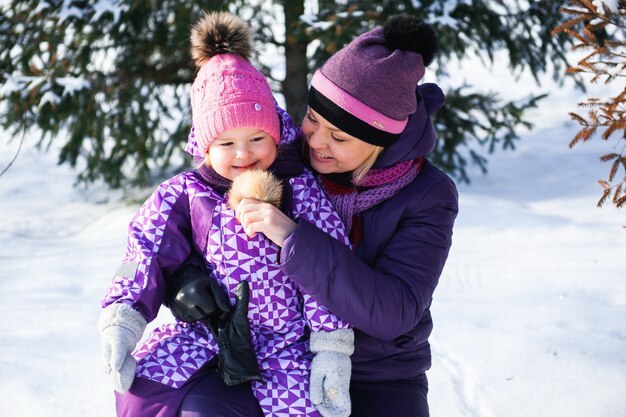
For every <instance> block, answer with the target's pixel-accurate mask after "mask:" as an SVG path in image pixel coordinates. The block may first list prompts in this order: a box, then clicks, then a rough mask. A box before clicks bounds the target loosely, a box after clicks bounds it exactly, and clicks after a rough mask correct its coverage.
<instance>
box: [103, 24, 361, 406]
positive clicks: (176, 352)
mask: <svg viewBox="0 0 626 417" xmlns="http://www.w3.org/2000/svg"><path fill="white" fill-rule="evenodd" d="M191 41H192V56H193V58H194V60H195V62H196V64H197V66H198V67H199V70H198V74H197V77H196V79H195V81H194V83H193V86H192V89H191V105H192V117H193V125H194V130H193V132H192V135H191V136H190V145H191V146H190V148H189V149H191V150H192V151H194V152H198V151H200V153H201V154H202V155H204V161H203V163H202V164H201V165H200V167H199V168H198V169H197V170H194V171H188V172H183V173H181V174H179V175H177V176H175V177H173V178H171V179H169V180H167V181H165V182H164V183H163V184H161V185H160V186H159V187H158V188H157V190H156V191H155V192H154V193H153V194H152V196H151V197H150V198H149V199H148V200H147V201H146V202H145V203H144V205H143V206H142V208H141V209H140V210H139V212H138V213H137V214H136V215H135V217H134V218H133V220H132V221H131V224H130V227H129V235H128V247H127V252H126V257H125V259H124V261H123V262H122V266H121V267H120V268H119V269H118V271H117V273H116V274H115V278H114V279H113V282H112V283H111V285H110V287H109V290H108V292H107V294H106V296H105V298H104V300H103V302H102V307H103V310H102V313H101V317H100V324H99V327H100V332H101V337H102V345H103V353H104V360H105V371H106V372H107V373H108V374H110V375H111V376H112V377H113V380H114V385H115V389H116V391H117V392H116V408H117V414H118V416H139V415H141V416H162V417H165V416H175V415H177V413H178V415H181V416H185V415H189V416H191V415H193V416H202V415H206V416H208V415H215V414H218V413H219V415H228V414H222V413H229V412H230V411H228V410H227V411H224V410H222V409H219V410H218V408H215V410H217V411H211V410H210V408H211V407H210V406H207V404H208V403H211V402H212V403H214V404H215V403H219V402H221V403H224V404H235V405H234V406H236V407H240V410H243V409H245V411H240V412H241V413H243V415H252V416H256V415H265V416H278V415H280V416H287V415H288V416H315V415H319V414H318V411H317V410H316V407H315V406H314V404H313V403H312V401H311V399H310V396H309V389H311V390H312V392H316V393H320V392H321V393H322V394H321V395H322V396H321V397H319V395H315V402H316V406H317V409H318V410H319V412H320V413H321V414H322V415H324V416H333V417H334V416H337V417H339V416H348V415H349V414H350V402H349V392H348V384H349V379H350V366H351V365H350V358H349V356H350V355H351V353H352V351H353V338H354V336H353V333H352V330H350V329H349V328H348V326H347V324H346V323H345V322H342V321H341V320H339V319H338V318H337V317H336V316H334V315H333V314H332V313H330V312H329V311H328V310H326V309H325V308H324V307H322V306H321V305H319V304H318V303H317V302H316V301H315V300H314V299H313V298H311V297H310V296H309V295H307V294H305V293H302V292H301V291H300V290H299V288H298V287H297V286H296V285H294V283H293V282H292V281H291V280H290V279H289V278H288V276H286V275H285V274H283V273H281V272H280V268H279V266H278V265H277V264H276V260H277V257H278V255H279V247H278V246H277V245H276V244H274V243H272V241H270V240H269V239H268V238H267V237H266V236H264V235H261V234H254V235H252V236H247V235H246V234H245V232H244V230H243V228H242V226H241V225H240V224H239V221H238V219H237V218H236V215H235V211H234V210H233V209H231V208H230V207H229V206H228V192H227V191H228V188H229V187H230V184H231V182H232V180H234V179H235V178H236V177H237V176H239V175H240V174H241V173H243V172H247V171H249V170H251V169H258V170H269V171H271V172H273V173H274V174H275V175H276V176H277V177H278V178H279V179H280V180H281V182H282V184H283V185H284V190H283V191H284V192H283V198H282V201H281V204H280V205H281V207H282V208H283V210H284V212H285V213H288V214H289V215H290V216H291V218H301V219H304V220H306V221H308V222H310V223H312V224H314V225H315V226H317V227H319V228H320V229H321V230H323V231H324V232H326V233H330V234H332V235H333V236H335V237H336V238H337V239H339V240H340V241H342V242H343V243H346V244H347V242H348V241H347V238H346V235H345V232H344V229H343V225H342V223H341V220H340V219H339V217H338V215H337V214H336V213H335V212H334V211H333V209H332V206H331V205H330V204H329V202H328V201H327V200H326V199H325V197H324V194H323V193H322V191H321V190H320V188H319V187H318V185H317V184H316V183H315V181H314V178H313V176H312V174H311V173H310V172H309V171H307V170H305V169H304V168H303V167H302V165H301V164H299V163H298V161H297V156H296V157H295V159H290V158H289V153H288V152H286V151H285V152H282V151H281V148H282V145H283V144H287V143H289V142H293V141H294V139H295V132H296V130H295V129H294V128H293V125H292V124H291V121H290V120H289V118H288V116H286V114H282V115H281V116H280V117H279V114H278V113H277V109H276V106H275V101H274V99H273V97H272V94H271V90H270V88H269V85H268V84H267V81H266V80H265V78H264V77H263V75H262V74H261V73H259V71H258V70H256V69H255V68H254V67H253V66H252V65H251V64H250V63H249V62H248V60H247V58H248V56H249V55H250V53H251V51H252V48H251V34H250V29H249V27H248V26H247V25H246V23H245V22H243V21H242V20H241V19H239V18H237V17H235V16H232V15H229V14H227V13H222V12H219V13H211V14H206V15H205V16H204V17H203V18H202V19H201V20H200V21H199V23H197V24H196V26H194V28H193V29H192V33H191ZM279 119H281V120H279ZM281 122H282V123H281ZM281 125H282V133H283V137H282V142H281ZM279 142H281V147H278V144H279ZM286 146H288V145H286ZM194 254H195V256H196V257H197V256H198V254H199V255H201V256H202V258H203V261H204V263H205V265H206V267H207V269H209V270H210V275H211V278H212V279H213V280H215V281H216V282H217V283H218V284H219V286H220V287H221V288H222V289H223V290H224V291H226V293H228V295H229V297H230V302H231V303H234V302H235V300H236V299H237V297H235V289H236V288H238V286H239V285H240V284H241V283H242V282H243V281H247V285H248V286H249V291H250V292H249V300H248V301H249V309H248V311H247V316H248V321H249V326H250V330H251V333H252V334H251V340H252V346H253V348H254V352H255V354H256V359H257V361H258V365H259V368H260V370H261V380H254V381H252V382H251V386H252V391H251V392H252V393H253V395H254V398H252V401H250V398H248V397H246V396H245V395H243V394H241V392H242V391H241V390H240V389H239V388H238V386H234V387H230V386H226V385H225V384H224V383H222V382H221V381H220V380H219V376H217V378H218V379H216V369H215V365H214V364H215V362H216V360H215V358H216V355H217V354H218V351H219V348H218V344H217V343H216V340H215V338H214V337H213V335H212V334H211V332H210V331H209V329H208V328H207V326H205V325H204V324H202V323H200V322H195V323H192V324H188V323H183V322H176V323H173V324H168V325H164V326H161V327H159V328H157V329H156V330H154V331H153V332H152V333H151V334H150V335H149V336H148V338H147V340H145V341H144V342H143V343H142V344H141V345H140V346H139V347H138V348H137V349H136V350H134V349H135V347H136V344H137V342H138V341H139V339H140V338H141V337H142V334H143V331H144V330H145V327H146V323H147V322H150V321H151V320H153V319H154V318H155V317H156V315H157V312H158V310H159V307H160V305H161V303H162V302H163V300H164V293H165V288H166V283H167V282H168V280H170V279H171V277H172V276H173V275H174V274H175V273H176V271H177V270H178V269H179V267H180V266H181V265H183V264H184V263H185V262H188V260H189V259H190V258H193V257H194ZM310 272H311V273H312V274H314V273H315V271H314V270H311V271H310ZM309 332H311V333H310V341H309ZM220 346H221V345H220ZM133 350H134V352H133V354H132V355H131V351H133ZM311 352H313V353H315V355H316V356H315V358H313V360H312V357H313V355H312V354H311ZM316 368H317V369H316ZM310 373H313V374H315V375H316V378H315V379H314V380H313V379H312V382H311V384H323V381H324V380H326V383H325V384H324V385H323V387H322V386H311V387H309V375H310ZM320 376H321V377H320ZM329 381H332V384H331V385H332V386H330V385H329ZM248 390H249V388H248ZM207 395H208V396H209V397H205V396H207ZM203 396H204V397H203ZM192 397H193V398H196V397H202V398H205V399H206V401H205V402H204V403H202V402H201V405H198V406H197V407H196V409H194V410H189V411H186V410H185V406H184V404H185V403H186V401H187V400H188V399H189V398H192ZM181 404H182V406H181ZM259 406H260V407H259ZM241 407H243V408H241ZM245 407H247V408H245ZM179 410H180V411H179ZM185 413H187V414H185Z"/></svg>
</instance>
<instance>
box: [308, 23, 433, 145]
mask: <svg viewBox="0 0 626 417" xmlns="http://www.w3.org/2000/svg"><path fill="white" fill-rule="evenodd" d="M436 50H437V42H436V38H435V33H434V31H433V29H432V27H431V26H430V25H428V24H426V23H424V22H423V21H422V20H421V19H418V18H417V17H415V16H407V15H397V16H393V17H391V18H390V19H389V20H388V21H387V23H386V24H385V26H384V27H379V28H376V29H373V30H370V31H369V32H366V33H364V34H362V35H360V36H359V37H357V38H356V39H354V40H353V41H352V42H350V43H349V44H348V45H346V46H345V47H344V48H342V49H341V50H339V51H337V52H336V53H335V54H334V55H333V56H331V57H330V58H329V59H328V61H326V63H325V64H324V65H323V66H322V68H321V69H319V70H318V71H316V72H315V74H314V75H313V79H312V81H311V87H310V89H309V94H308V104H309V107H311V108H312V109H313V110H315V111H316V112H317V113H319V114H320V115H321V116H322V117H323V118H325V119H326V120H328V122H330V123H332V124H333V125H334V126H336V127H337V128H339V129H341V130H342V131H344V132H346V133H348V134H350V135H352V136H355V137H357V138H359V139H361V140H363V141H365V142H368V143H371V144H373V145H377V146H389V145H391V144H392V143H394V142H395V140H396V139H397V138H398V137H399V136H400V133H402V131H403V130H404V128H405V127H406V124H407V121H408V118H409V115H410V114H413V113H414V112H415V110H416V108H417V100H418V97H417V96H416V87H417V83H418V82H419V81H420V80H421V79H422V77H424V72H425V67H426V66H428V65H429V64H430V63H431V62H432V60H433V58H434V55H435V52H436Z"/></svg>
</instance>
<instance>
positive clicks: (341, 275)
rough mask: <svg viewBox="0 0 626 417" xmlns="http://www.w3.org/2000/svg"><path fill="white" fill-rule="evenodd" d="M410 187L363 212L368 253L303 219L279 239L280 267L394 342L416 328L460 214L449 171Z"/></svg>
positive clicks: (356, 323)
mask: <svg viewBox="0 0 626 417" xmlns="http://www.w3.org/2000/svg"><path fill="white" fill-rule="evenodd" d="M442 175H443V174H442ZM407 188H409V187H407ZM415 188H417V189H408V190H407V189H404V190H402V191H401V192H400V193H399V194H397V195H396V196H394V197H392V198H390V199H389V200H387V201H386V202H384V203H382V205H381V206H377V207H376V208H375V209H374V210H370V212H369V214H370V215H371V214H372V212H373V213H374V215H375V216H376V218H371V217H370V218H366V217H365V216H367V215H368V212H367V211H366V212H365V213H363V216H364V217H363V240H362V241H361V245H360V246H365V248H363V247H359V250H364V251H366V252H369V253H365V254H363V253H358V252H357V253H355V252H353V250H352V249H351V248H350V247H349V246H347V245H345V244H344V242H341V241H338V240H336V239H334V238H333V237H331V236H329V235H327V234H325V233H324V232H323V231H322V230H319V229H318V228H316V227H313V226H311V225H310V224H309V223H307V222H303V221H300V222H298V225H297V227H296V230H295V231H294V232H293V233H292V234H291V235H290V236H289V238H288V239H287V240H286V242H285V244H284V245H283V248H282V251H281V255H280V256H281V259H280V262H281V269H282V270H283V272H285V273H286V274H287V275H288V276H289V277H290V278H291V279H292V280H294V281H295V282H297V283H298V285H299V286H300V287H301V288H302V289H303V290H304V291H305V292H307V293H309V294H311V295H313V296H315V297H316V298H317V300H319V302H320V303H322V304H323V305H325V306H327V307H328V308H329V309H330V310H331V311H333V312H334V313H335V314H336V315H337V316H339V317H341V318H342V319H343V320H346V321H348V322H349V323H350V324H351V325H352V326H353V327H355V328H357V329H359V330H361V331H362V332H365V333H367V334H369V335H371V336H373V337H376V338H378V339H381V340H391V339H394V338H396V337H398V336H400V335H402V334H404V333H406V332H408V331H410V330H412V329H414V328H415V327H416V325H417V324H418V323H419V321H420V319H421V316H422V314H423V313H424V311H426V310H427V309H428V308H429V307H430V303H431V300H432V296H433V292H434V290H435V287H436V286H437V283H438V280H439V276H440V274H441V271H442V269H443V266H444V263H445V261H446V259H447V256H448V251H449V249H450V245H451V236H452V227H453V223H454V219H455V217H456V214H457V193H456V188H455V187H454V184H453V183H452V181H450V180H449V179H448V178H447V177H446V179H444V180H442V181H439V182H437V183H436V184H434V185H433V186H431V187H429V189H425V190H422V189H420V188H419V187H415ZM401 203H402V204H401ZM387 208H388V209H387ZM373 225H375V226H373ZM381 225H382V226H381ZM374 227H377V229H375V230H373V228H374ZM383 235H384V236H383ZM368 239H370V241H368ZM371 239H377V240H371ZM360 256H361V257H363V259H361V257H360Z"/></svg>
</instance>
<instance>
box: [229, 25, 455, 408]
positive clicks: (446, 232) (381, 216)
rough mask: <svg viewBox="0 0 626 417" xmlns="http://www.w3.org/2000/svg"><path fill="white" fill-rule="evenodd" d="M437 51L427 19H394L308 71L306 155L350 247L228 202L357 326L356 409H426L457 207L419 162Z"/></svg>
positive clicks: (303, 282)
mask: <svg viewBox="0 0 626 417" xmlns="http://www.w3.org/2000/svg"><path fill="white" fill-rule="evenodd" d="M435 49H436V46H435V37H434V33H433V31H432V28H431V27H430V26H428V25H425V24H423V23H422V22H421V21H420V20H419V19H417V18H414V17H409V16H396V17H394V18H391V19H390V20H389V21H388V22H387V24H386V25H385V27H384V28H376V29H374V30H371V31H369V32H367V33H365V34H363V35H361V36H359V37H357V38H356V39H355V40H354V41H352V42H351V43H350V44H349V45H347V46H346V47H344V48H343V49H341V50H340V51H338V52H337V53H335V54H334V55H333V56H332V57H331V58H330V59H329V60H328V61H327V62H326V64H325V65H324V66H322V68H321V69H320V70H319V71H317V72H316V73H315V75H314V76H313V79H312V82H311V87H310V90H309V95H308V104H309V109H308V112H307V114H306V117H305V119H304V121H303V122H302V133H303V135H304V143H303V149H304V157H305V159H306V160H308V161H309V164H310V166H311V168H313V169H314V170H315V171H316V172H317V173H318V181H319V182H320V184H321V186H322V187H323V189H324V190H325V192H326V194H327V195H328V197H329V198H330V200H331V202H333V204H334V205H335V208H336V209H337V210H338V212H339V213H340V215H341V217H342V220H343V221H344V223H345V225H346V228H347V230H349V231H350V240H351V242H352V248H350V247H348V246H345V245H343V244H341V243H340V242H338V241H336V240H335V239H334V238H332V237H331V236H329V235H327V234H325V233H324V232H321V231H320V230H318V229H317V228H315V227H314V226H312V225H311V224H309V223H307V222H306V221H299V222H297V223H295V222H293V221H292V220H291V219H289V218H288V217H287V216H285V215H284V214H283V213H281V212H280V211H279V210H277V209H276V208H274V207H272V206H271V205H269V204H267V203H261V202H258V201H255V200H251V199H244V200H242V202H241V203H240V205H239V206H238V207H237V210H236V212H237V217H238V219H239V221H240V222H241V224H242V225H243V226H244V228H245V230H246V233H247V234H248V235H249V236H253V235H254V234H256V233H263V234H264V235H266V236H267V237H268V238H269V239H271V240H272V241H274V242H275V243H276V244H278V245H279V246H281V247H282V250H281V253H280V259H279V262H280V267H281V270H282V271H283V272H285V273H286V274H287V275H289V277H290V278H291V279H293V280H294V281H295V282H296V283H297V284H298V285H299V286H300V287H301V288H302V289H303V290H304V291H305V292H306V293H308V294H311V295H312V296H314V297H315V298H317V299H318V300H319V301H320V303H322V304H323V305H325V306H327V307H328V308H329V309H330V310H331V311H332V312H333V313H335V314H336V315H337V316H338V317H340V318H341V319H343V320H346V321H347V322H349V323H350V324H351V325H352V326H353V327H354V332H355V351H354V354H353V355H352V380H351V387H350V394H351V399H352V414H351V416H353V417H383V416H399V415H402V416H414V417H423V416H428V415H429V411H428V403H427V391H428V383H427V379H426V374H425V372H426V370H427V369H429V368H430V365H431V354H430V346H429V343H428V337H429V335H430V333H431V331H432V327H433V326H432V320H431V315H430V305H431V302H432V296H433V292H434V290H435V287H436V286H437V283H438V280H439V276H440V274H441V271H442V269H443V266H444V264H445V261H446V259H447V256H448V251H449V249H450V245H451V236H452V228H453V224H454V219H455V217H456V215H457V210H458V205H457V200H458V196H457V192H456V188H455V185H454V183H453V182H452V181H451V180H450V178H448V177H447V176H446V175H445V174H444V173H443V172H441V171H440V170H439V169H437V168H435V167H434V166H433V165H432V164H431V163H430V162H429V161H428V160H427V159H426V158H425V157H426V155H428V154H429V153H430V152H431V151H432V150H433V148H434V146H435V139H436V138H435V132H434V127H433V124H432V121H431V118H430V115H431V114H433V113H434V112H435V111H437V109H438V108H439V107H440V106H441V104H442V103H443V98H444V97H443V93H442V91H441V90H440V89H439V87H437V86H436V85H434V84H423V85H421V86H420V87H419V88H417V89H416V85H417V83H418V82H419V81H420V80H421V79H422V77H423V75H424V71H425V67H426V66H427V65H428V64H429V63H430V62H431V61H432V58H433V56H434V52H435Z"/></svg>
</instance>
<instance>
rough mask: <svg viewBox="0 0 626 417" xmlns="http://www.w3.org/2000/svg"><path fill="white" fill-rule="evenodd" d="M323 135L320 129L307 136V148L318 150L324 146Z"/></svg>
mask: <svg viewBox="0 0 626 417" xmlns="http://www.w3.org/2000/svg"><path fill="white" fill-rule="evenodd" d="M324 142H325V140H324V135H323V134H322V132H321V129H315V130H314V131H312V132H311V134H310V135H309V146H310V147H312V148H317V149H320V148H322V147H323V146H324Z"/></svg>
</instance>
